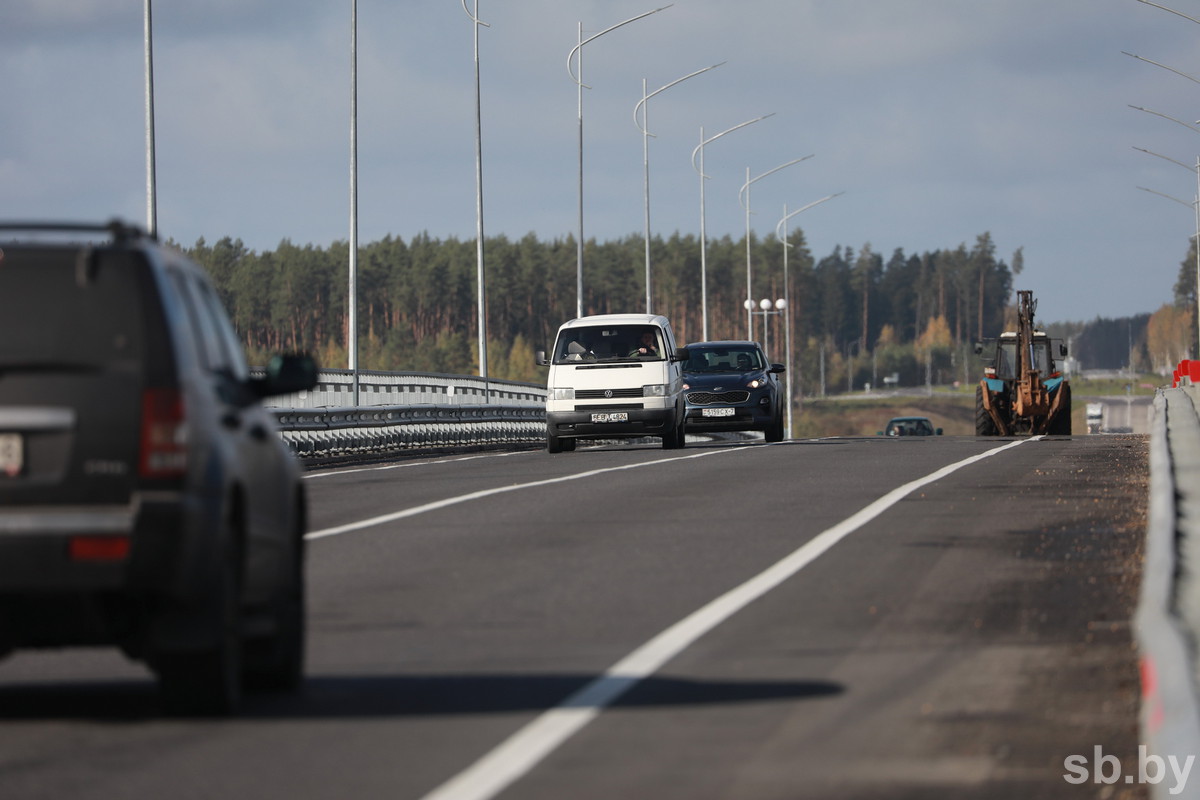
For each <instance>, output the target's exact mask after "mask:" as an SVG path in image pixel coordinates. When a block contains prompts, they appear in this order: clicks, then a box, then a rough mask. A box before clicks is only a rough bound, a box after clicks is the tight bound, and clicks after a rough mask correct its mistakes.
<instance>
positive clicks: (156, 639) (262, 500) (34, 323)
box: [0, 223, 316, 714]
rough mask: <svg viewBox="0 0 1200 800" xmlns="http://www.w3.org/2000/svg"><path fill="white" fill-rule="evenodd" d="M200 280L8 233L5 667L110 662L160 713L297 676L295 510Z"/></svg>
mask: <svg viewBox="0 0 1200 800" xmlns="http://www.w3.org/2000/svg"><path fill="white" fill-rule="evenodd" d="M315 381H316V366H315V364H314V363H313V361H312V359H311V358H309V357H307V356H277V357H275V358H273V359H272V360H271V362H270V364H269V365H268V366H267V369H266V374H265V375H261V376H257V377H255V376H252V375H251V372H250V370H249V369H248V367H247V366H246V362H245V357H244V355H243V353H242V350H241V345H240V343H239V339H238V336H237V334H236V333H235V332H234V329H233V326H232V325H231V324H230V322H229V319H228V318H227V317H226V315H225V311H224V310H223V309H222V307H221V303H220V301H219V300H218V298H217V293H216V291H215V289H214V287H213V285H212V283H211V282H210V281H209V279H208V277H207V275H206V274H205V272H204V271H203V269H201V268H200V267H199V266H197V265H196V264H195V263H193V262H191V261H189V260H188V259H187V258H185V257H184V256H183V255H182V254H181V253H179V252H178V251H176V250H174V249H172V248H169V247H166V246H163V245H160V244H159V243H158V242H157V240H155V239H154V237H152V236H148V235H146V234H145V233H142V232H141V231H139V230H137V229H136V228H132V227H129V226H125V225H122V224H120V223H112V224H110V225H108V226H100V225H97V226H77V225H72V226H57V225H36V226H31V225H0V655H4V654H7V653H9V652H11V651H13V650H16V649H19V648H41V647H66V646H97V645H107V646H116V647H119V648H120V649H121V650H122V651H124V653H125V654H126V655H128V656H129V657H131V658H135V659H139V660H142V661H144V662H146V664H147V665H148V666H149V667H150V668H151V669H152V670H154V671H155V673H157V675H158V678H159V685H160V688H161V692H162V696H163V701H164V705H165V706H166V708H167V709H168V710H170V711H172V712H179V713H187V714H192V713H199V714H224V713H229V712H232V711H233V710H235V709H236V706H237V703H238V700H239V699H240V693H241V686H242V683H243V681H245V682H246V683H247V685H250V686H252V687H253V686H257V687H261V688H274V689H294V688H297V687H298V686H299V684H300V682H301V680H302V678H303V655H304V583H303V575H304V572H303V570H304V564H303V556H304V533H305V497H304V490H303V486H302V483H301V481H300V470H299V467H298V465H297V464H296V462H295V460H294V459H293V458H292V456H291V455H290V453H289V452H288V450H287V448H286V445H285V444H284V443H283V441H282V440H281V438H280V436H279V434H278V432H277V430H276V428H275V423H274V418H273V416H272V415H271V414H270V413H269V412H268V411H267V410H266V409H264V407H263V404H262V402H261V401H262V398H264V397H267V396H270V395H281V394H290V393H293V392H297V391H300V390H303V389H308V388H311V387H312V386H313V385H315Z"/></svg>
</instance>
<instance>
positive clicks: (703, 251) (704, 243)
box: [692, 112, 775, 342]
mask: <svg viewBox="0 0 1200 800" xmlns="http://www.w3.org/2000/svg"><path fill="white" fill-rule="evenodd" d="M773 116H775V113H774V112H771V113H770V114H765V115H763V116H761V117H755V118H754V119H748V120H746V121H745V122H742V123H739V124H737V125H734V126H733V127H732V128H726V129H725V130H723V131H721V132H720V133H718V134H717V135H716V136H710V137H709V138H707V139H705V138H704V126H703V125H701V126H700V144H699V145H697V146H696V149H695V150H693V151H692V169H694V170H696V173H697V174H698V175H699V176H700V317H701V327H702V328H703V332H702V335H701V340H702V341H705V342H707V341H708V235H707V233H706V232H705V227H704V225H705V222H704V218H705V211H704V182H705V181H706V180H708V176H707V175H705V174H704V146H705V145H707V144H710V143H712V142H715V141H716V140H717V139H720V138H721V137H722V136H724V135H725V134H727V133H733V132H734V131H736V130H738V129H740V128H744V127H746V126H747V125H751V124H753V123H755V122H759V121H761V120H764V119H766V118H767V117H773ZM697 155H698V156H699V157H700V163H699V164H697V163H696V157H697Z"/></svg>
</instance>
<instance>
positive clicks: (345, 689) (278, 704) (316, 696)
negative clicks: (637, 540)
mask: <svg viewBox="0 0 1200 800" xmlns="http://www.w3.org/2000/svg"><path fill="white" fill-rule="evenodd" d="M595 677H596V676H593V675H448V676H447V675H440V676H438V675H411V676H408V675H406V676H314V677H311V678H309V679H308V681H307V682H306V683H305V686H304V689H303V691H302V692H301V693H300V694H297V695H260V694H255V695H249V696H248V697H247V698H246V699H245V702H244V704H243V708H242V711H241V713H239V714H238V718H241V719H289V718H294V719H322V718H355V717H403V716H443V715H457V714H499V713H508V712H522V711H530V712H536V711H542V710H545V709H548V708H552V707H554V706H556V705H558V704H559V703H561V702H562V701H563V700H564V699H565V698H567V697H569V696H570V695H571V694H572V693H573V692H575V691H577V690H578V689H581V688H583V687H584V686H586V685H587V684H588V683H590V682H592V681H593V680H595ZM842 691H843V687H842V686H841V685H840V684H837V683H830V682H827V681H710V680H690V679H685V678H672V677H650V678H647V679H645V680H643V681H640V682H638V683H637V684H636V685H635V686H634V687H633V688H631V689H630V690H629V691H628V692H627V693H626V694H624V695H623V696H622V697H620V698H619V699H618V700H617V701H616V702H615V703H613V704H612V705H611V707H612V708H653V707H668V706H703V705H717V704H726V703H754V702H764V701H780V700H785V701H786V700H803V699H809V698H819V697H826V696H830V695H837V694H840V693H841V692H842ZM161 714H162V711H161V707H160V705H159V699H158V693H157V689H156V686H155V684H154V683H153V681H138V680H132V679H127V680H113V681H103V682H100V681H97V682H86V683H61V682H55V683H22V684H8V685H4V686H0V721H4V720H30V719H39V720H41V719H77V720H78V719H85V720H100V721H105V720H107V721H114V722H137V721H149V720H153V719H156V718H158V717H159V716H161Z"/></svg>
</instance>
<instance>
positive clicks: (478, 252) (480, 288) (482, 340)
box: [462, 0, 491, 402]
mask: <svg viewBox="0 0 1200 800" xmlns="http://www.w3.org/2000/svg"><path fill="white" fill-rule="evenodd" d="M462 7H463V11H466V12H467V16H469V17H470V18H471V22H472V23H473V24H472V26H471V27H473V28H474V29H475V262H476V264H475V275H476V287H477V289H476V312H475V316H476V323H475V324H476V327H477V328H478V330H479V343H478V348H479V377H481V378H483V387H484V388H483V393H484V402H487V397H488V395H489V394H490V391H489V387H488V363H487V284H486V283H485V281H484V277H485V276H484V270H483V113H482V109H481V102H480V88H479V28H480V26H482V27H485V28H487V27H491V26H489V25H488V24H487V23H486V22H484V21H483V20H481V19H479V0H475V8H474V11H472V10H470V9H468V8H467V0H462Z"/></svg>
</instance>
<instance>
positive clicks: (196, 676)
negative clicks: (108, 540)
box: [154, 537, 242, 716]
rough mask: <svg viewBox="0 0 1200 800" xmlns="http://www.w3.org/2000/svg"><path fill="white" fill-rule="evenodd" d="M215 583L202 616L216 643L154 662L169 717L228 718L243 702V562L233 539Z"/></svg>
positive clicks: (166, 654)
mask: <svg viewBox="0 0 1200 800" xmlns="http://www.w3.org/2000/svg"><path fill="white" fill-rule="evenodd" d="M224 541H225V542H226V553H225V556H224V558H222V559H221V564H220V565H219V567H218V570H217V571H218V573H219V574H218V575H216V576H214V578H213V580H212V581H211V582H210V585H211V586H212V587H213V593H212V596H211V597H210V598H209V602H207V604H206V605H207V608H205V609H204V610H203V611H202V612H200V613H202V614H204V615H205V616H206V617H209V618H210V619H209V620H208V622H209V623H210V624H212V625H213V626H214V627H215V628H216V629H217V630H216V633H217V641H216V642H215V643H214V644H213V645H211V646H210V647H208V648H206V649H202V650H196V651H188V652H178V653H174V652H172V653H164V654H161V655H159V656H157V657H156V658H155V663H154V670H155V672H156V673H157V674H158V685H159V693H160V695H161V697H162V702H163V707H164V709H165V710H166V711H167V713H168V714H173V715H177V716H228V715H229V714H232V713H233V712H234V711H236V710H237V708H238V706H239V705H240V703H241V699H242V642H241V631H240V621H241V620H240V594H241V592H240V585H239V584H240V581H239V578H240V575H241V563H240V558H239V557H238V554H237V553H236V548H234V547H232V546H231V543H232V537H226V538H225V540H224Z"/></svg>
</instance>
